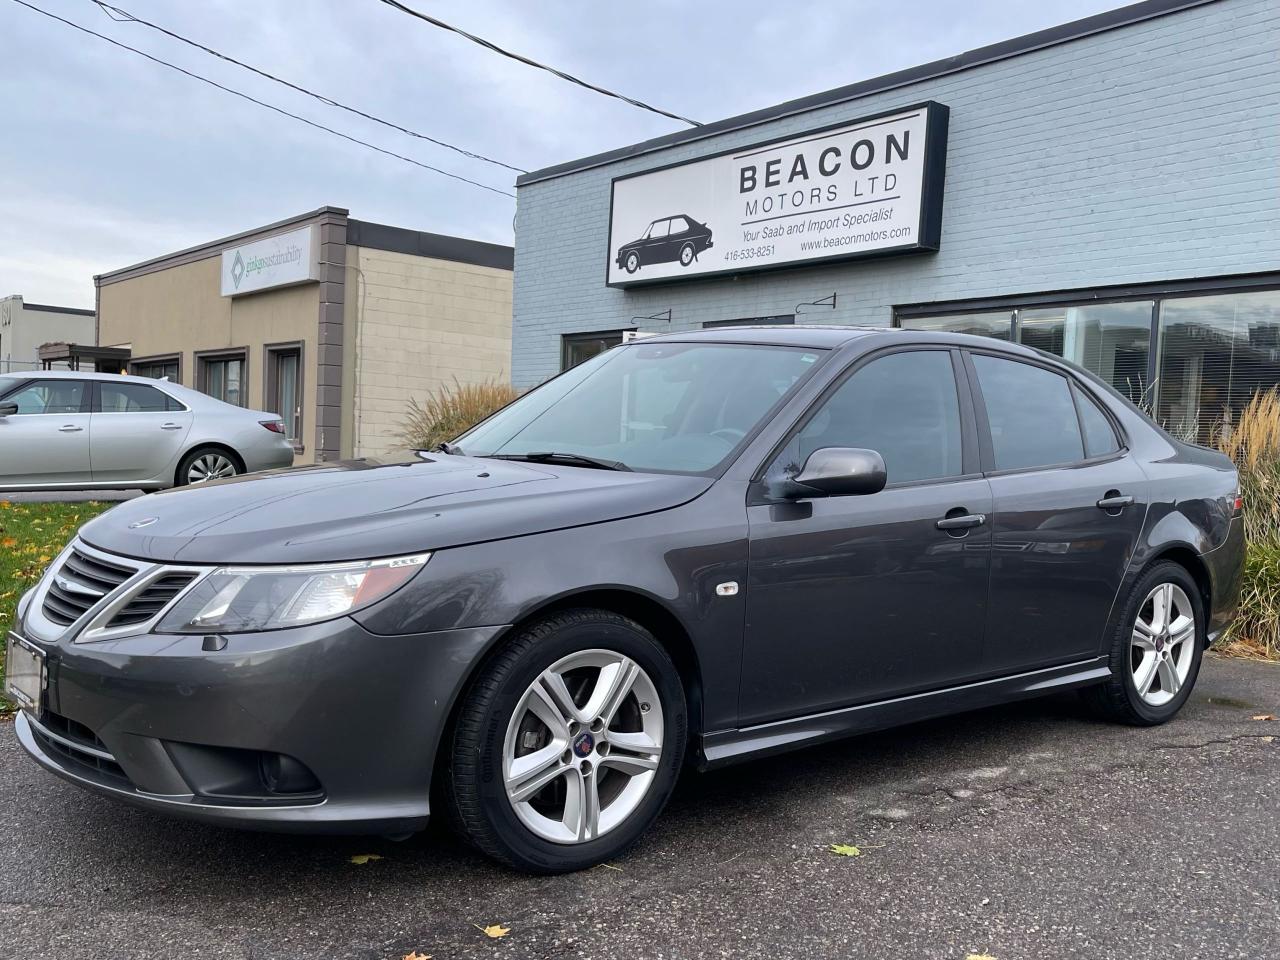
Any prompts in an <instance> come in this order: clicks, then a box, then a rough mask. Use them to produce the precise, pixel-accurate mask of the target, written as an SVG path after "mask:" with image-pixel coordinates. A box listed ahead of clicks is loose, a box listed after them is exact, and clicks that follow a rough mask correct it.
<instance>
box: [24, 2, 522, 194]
mask: <svg viewBox="0 0 1280 960" xmlns="http://www.w3.org/2000/svg"><path fill="white" fill-rule="evenodd" d="M13 2H14V3H16V4H18V5H19V6H22V7H26V8H27V9H28V10H33V11H35V12H36V13H39V14H42V15H44V16H46V17H48V18H49V19H50V20H57V21H58V22H59V23H63V24H66V25H67V26H68V27H71V28H73V29H75V30H79V31H80V32H81V33H87V34H89V36H91V37H97V38H98V39H99V40H104V41H106V42H107V43H109V44H111V45H112V46H113V47H119V48H120V49H122V50H128V51H129V52H130V53H136V54H137V55H138V56H140V57H145V58H146V59H147V60H150V61H151V62H152V63H158V64H160V66H162V67H168V68H169V69H170V70H176V71H177V72H178V73H181V74H183V75H184V76H188V77H190V78H191V79H193V80H199V81H200V82H201V83H207V84H208V85H209V86H211V87H216V88H217V89H219V90H221V91H223V92H224V93H229V94H231V95H233V96H236V97H239V98H240V99H242V100H248V101H249V102H250V103H256V104H257V105H258V106H260V107H265V108H266V109H268V110H271V111H273V112H275V113H278V114H280V115H281V116H285V117H289V118H290V119H291V120H297V121H298V122H299V123H305V124H306V125H307V126H309V127H314V128H315V129H317V130H323V131H324V132H325V133H331V134H333V135H334V136H335V137H341V138H342V139H343V140H347V141H349V142H351V143H354V144H357V145H359V146H362V147H368V148H369V149H370V150H376V151H377V152H378V153H382V154H385V155H386V156H388V157H394V158H395V159H397V160H403V161H404V162H405V163H411V164H413V165H414V166H415V167H421V168H422V169H424V170H430V171H431V172H432V173H438V174H440V175H441V176H444V177H449V178H450V179H453V180H461V181H462V182H463V183H469V184H471V185H472V186H473V187H479V188H480V189H481V190H488V191H489V192H490V193H497V194H500V195H501V196H504V197H511V198H512V199H515V194H514V193H509V192H507V191H506V190H499V189H498V188H497V187H491V186H489V185H488V184H484V183H480V182H478V181H476V180H469V179H467V178H466V177H463V176H460V175H459V174H456V173H450V172H449V171H447V170H441V169H440V168H439V167H433V166H431V164H429V163H422V162H421V161H420V160H414V159H413V158H412V157H406V156H402V155H401V154H398V153H394V152H393V151H391V150H385V149H383V148H382V147H379V146H375V145H374V144H372V143H369V142H368V141H366V140H361V139H359V138H357V137H353V136H351V135H349V134H346V133H342V132H341V131H340V130H334V129H333V128H332V127H326V126H325V125H324V124H323V123H317V122H316V121H314V120H308V119H307V118H306V117H300V116H298V115H297V114H296V113H290V112H289V111H288V110H285V109H282V108H281V107H277V106H274V105H272V104H270V103H266V102H264V101H262V100H257V99H255V98H254V97H251V96H249V94H247V93H241V92H240V91H239V90H233V89H231V88H230V87H224V86H223V85H222V84H220V83H218V82H217V81H215V80H210V79H209V78H208V77H202V76H201V75H200V74H198V73H192V72H191V71H190V70H186V69H184V68H182V67H179V66H177V65H176V64H172V63H170V62H169V61H167V60H161V59H160V58H159V57H153V56H152V55H151V54H149V53H145V52H143V51H142V50H139V49H137V48H136V47H131V46H129V45H128V44H127V43H121V42H120V41H119V40H113V39H111V38H110V37H108V36H104V35H103V34H101V33H98V32H97V31H94V30H90V29H89V28H88V27H82V26H80V24H78V23H72V22H71V21H70V20H64V19H63V18H62V17H60V16H58V15H57V14H53V13H50V12H49V11H48V10H42V9H41V8H40V7H37V6H35V5H33V4H30V3H27V2H26V0H13Z"/></svg>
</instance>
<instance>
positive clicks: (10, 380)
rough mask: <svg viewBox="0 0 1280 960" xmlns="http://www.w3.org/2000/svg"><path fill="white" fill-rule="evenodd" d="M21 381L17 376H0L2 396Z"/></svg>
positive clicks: (0, 393)
mask: <svg viewBox="0 0 1280 960" xmlns="http://www.w3.org/2000/svg"><path fill="white" fill-rule="evenodd" d="M21 382H22V381H21V380H19V379H18V378H17V377H0V397H3V396H4V395H5V394H6V393H8V392H9V391H10V390H12V389H13V388H14V387H16V386H17V385H18V384H20V383H21Z"/></svg>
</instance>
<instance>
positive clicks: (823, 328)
mask: <svg viewBox="0 0 1280 960" xmlns="http://www.w3.org/2000/svg"><path fill="white" fill-rule="evenodd" d="M860 341H862V342H866V343H867V345H868V346H870V345H871V343H872V342H875V343H876V345H877V346H878V345H881V344H884V345H890V344H893V343H904V344H906V343H915V344H939V345H948V346H955V347H970V348H978V349H984V350H994V351H998V352H1000V353H1007V354H1010V355H1013V356H1021V357H1042V356H1043V357H1049V359H1052V360H1055V361H1057V362H1059V363H1060V362H1061V360H1062V358H1061V357H1050V356H1049V355H1046V354H1042V353H1041V351H1039V350H1033V349H1032V348H1030V347H1024V346H1022V345H1021V344H1018V343H1009V342H1007V341H1004V340H996V339H995V338H993V337H984V336H978V335H976V334H971V333H947V332H944V331H933V330H905V329H903V328H901V327H875V326H839V325H836V324H830V323H822V324H789V323H787V324H773V325H771V324H758V325H751V326H747V325H744V326H741V327H727V326H726V327H710V328H704V329H700V330H683V331H679V332H673V333H663V334H659V335H657V336H652V337H643V338H641V339H639V340H633V341H631V342H632V343H673V342H690V343H697V342H703V343H755V344H767V345H769V346H790V347H808V348H811V349H815V348H816V349H823V350H835V349H838V348H840V347H843V346H846V345H847V344H852V343H857V342H860Z"/></svg>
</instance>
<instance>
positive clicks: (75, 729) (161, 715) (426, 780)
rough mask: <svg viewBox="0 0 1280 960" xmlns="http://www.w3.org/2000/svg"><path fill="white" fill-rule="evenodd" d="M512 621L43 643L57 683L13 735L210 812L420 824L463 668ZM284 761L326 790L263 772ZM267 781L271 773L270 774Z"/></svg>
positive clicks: (158, 803)
mask: <svg viewBox="0 0 1280 960" xmlns="http://www.w3.org/2000/svg"><path fill="white" fill-rule="evenodd" d="M501 630H502V628H501V627H487V628H479V629H472V630H451V631H444V632H439V633H429V634H414V635H408V636H379V635H376V634H372V633H370V632H368V631H367V630H365V629H364V628H363V627H361V626H360V625H359V624H357V623H355V622H354V621H353V620H350V619H346V618H344V619H341V620H336V621H332V622H329V623H324V624H314V625H310V626H307V627H299V628H295V629H289V630H278V631H272V632H264V633H255V634H238V635H232V636H227V637H226V638H225V639H226V641H227V644H226V647H225V648H224V649H222V650H220V651H216V652H214V651H210V650H206V649H204V642H203V641H204V638H202V637H200V636H174V635H160V634H146V635H141V636H134V637H126V638H122V639H119V640H110V641H102V642H97V643H87V644H72V643H70V642H69V641H68V640H64V641H60V642H58V643H54V644H39V646H41V648H42V649H43V650H44V651H45V654H46V658H47V659H46V663H47V669H48V678H49V679H48V688H47V692H46V694H45V697H44V699H43V702H42V703H41V705H40V710H39V711H38V713H37V712H34V711H33V713H32V714H27V713H26V712H24V713H22V714H20V715H19V716H18V718H17V720H16V723H15V725H14V729H15V731H16V733H17V735H18V740H19V742H20V743H21V745H22V747H23V748H24V749H25V750H26V751H27V753H28V754H30V756H31V757H32V758H33V759H34V760H35V761H36V762H37V763H39V764H40V765H41V766H42V767H44V768H45V769H47V770H49V771H51V772H53V773H55V774H57V775H59V776H61V777H63V778H64V779H66V780H69V781H71V782H72V783H75V784H78V785H79V786H82V787H86V788H88V789H90V790H93V791H95V792H97V793H101V794H105V795H108V796H112V797H116V798H118V799H121V800H125V801H127V802H129V803H132V804H134V805H137V806H141V807H145V808H148V809H152V810H157V811H161V812H164V813H172V814H178V815H181V816H185V817H190V818H194V819H198V820H203V821H206V822H212V823H222V824H227V825H231V826H241V827H254V828H261V829H272V830H290V831H312V832H329V833H385V834H398V833H406V832H411V831H414V830H419V829H421V828H423V827H424V826H425V825H426V823H427V818H428V816H429V814H430V805H429V800H428V797H429V794H430V789H431V774H432V768H433V766H434V760H435V755H436V749H437V747H438V745H439V743H440V738H441V735H442V733H443V730H444V725H445V723H446V721H447V718H448V714H449V711H450V709H451V707H452V705H453V702H454V698H455V696H456V695H457V693H458V691H459V689H460V688H461V686H462V684H463V683H464V682H465V679H466V676H467V674H468V671H469V669H470V667H471V665H472V664H473V663H475V662H476V659H477V658H478V657H479V656H480V655H481V654H482V653H483V651H484V650H485V649H487V648H488V646H489V644H490V642H491V641H492V640H493V639H494V638H495V637H496V636H497V635H498V634H499V632H500V631H501ZM263 757H285V758H289V759H291V760H294V761H297V763H299V764H302V765H303V767H304V769H305V770H307V771H309V772H310V773H311V774H313V775H314V780H315V781H318V789H311V790H306V791H300V792H289V791H285V792H283V793H274V792H272V791H271V790H269V789H268V788H267V787H266V786H262V787H260V788H257V789H255V788H253V787H252V786H250V787H249V788H248V789H246V787H245V784H246V782H247V780H252V781H253V782H254V783H258V782H259V781H258V780H256V779H255V771H257V770H258V769H259V763H260V760H261V758H263ZM261 782H262V783H264V784H265V783H267V781H265V780H264V781H261Z"/></svg>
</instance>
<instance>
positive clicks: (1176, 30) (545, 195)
mask: <svg viewBox="0 0 1280 960" xmlns="http://www.w3.org/2000/svg"><path fill="white" fill-rule="evenodd" d="M854 79H857V78H853V77H841V76H822V75H821V74H820V73H817V72H815V74H814V86H815V88H822V87H830V86H837V85H840V84H842V83H847V82H850V81H851V80H854ZM928 99H932V100H938V101H940V102H942V103H945V104H947V105H948V106H949V107H950V108H951V124H950V136H949V146H948V157H947V175H946V194H945V201H944V213H943V230H942V247H941V250H940V251H939V252H938V253H936V254H910V255H906V256H901V257H894V258H888V259H882V260H867V261H861V262H859V261H849V262H845V263H841V264H835V265H828V266H823V267H810V268H797V269H787V270H778V271H774V272H769V273H761V274H743V275H741V276H738V277H722V278H716V279H712V280H706V281H685V282H676V283H671V284H667V285H660V286H652V287H644V288H639V289H631V290H621V289H613V288H609V287H606V286H605V285H604V273H605V259H606V256H607V254H608V250H607V244H608V239H607V229H608V219H609V189H610V181H611V179H612V178H613V177H616V176H619V175H621V174H625V173H632V172H635V171H637V170H645V169H649V168H652V167H658V166H663V165H666V164H669V163H672V162H676V161H680V160H685V159H693V158H697V157H701V156H705V155H707V154H711V153H716V152H719V151H722V150H726V149H732V148H736V147H739V146H742V145H744V144H749V143H755V142H759V141H761V140H767V139H772V138H775V137H779V136H787V135H790V134H799V133H802V132H804V131H806V130H809V129H812V128H815V127H822V126H827V125H831V124H836V123H840V122H844V121H849V120H855V119H857V118H858V117H861V116H865V115H868V114H873V113H877V112H881V111H885V110H891V109H894V108H896V107H899V106H903V105H907V104H912V103H916V102H919V101H922V100H928ZM1275 269H1280V0H1219V2H1217V3H1211V4H1208V5H1205V6H1199V7H1194V8H1191V9H1188V10H1183V11H1180V12H1178V13H1173V14H1168V15H1166V16H1163V17H1159V18H1157V19H1154V20H1148V21H1144V22H1142V23H1138V24H1134V25H1132V26H1128V27H1122V28H1119V29H1115V30H1111V31H1109V32H1107V33H1103V34H1099V35H1096V36H1092V37H1087V38H1082V39H1079V40H1074V41H1071V42H1068V43H1065V44H1060V45H1058V46H1055V47H1049V48H1046V49H1043V50H1039V51H1035V52H1032V53H1027V54H1023V55H1021V56H1017V57H1014V58H1011V59H1008V60H1003V61H1000V62H997V63H993V64H989V65H985V66H981V67H976V68H973V69H970V70H967V71H965V72H962V73H958V74H954V75H950V76H944V77H939V78H936V79H933V80H928V81H924V82H920V83H916V84H912V85H910V86H908V87H903V88H900V89H897V90H892V91H888V92H884V93H879V94H875V95H872V96H868V97H864V98H862V99H859V100H855V101H852V102H849V103H844V104H840V105H836V106H830V107H825V108H822V109H819V110H814V111H812V112H809V113H806V114H803V115H800V116H794V117H788V118H785V119H781V120H777V121H773V122H771V123H768V124H763V125H760V126H757V127H753V128H750V129H747V130H740V131H736V132H732V133H727V134H724V135H722V136H719V137H715V138H712V139H708V140H702V141H699V142H696V143H689V144H683V145H678V146H675V147H671V148H668V149H665V150H662V151H658V152H656V153H652V154H648V155H645V156H643V157H639V158H635V159H630V160H625V161H620V162H617V163H613V164H609V165H607V166H604V167H599V168H595V169H590V170H584V171H581V172H578V173H573V174H569V175H566V176H562V177H558V178H554V179H551V180H547V181H542V182H537V183H532V184H530V185H528V186H525V187H521V188H520V190H519V204H518V212H517V217H516V256H515V295H514V313H515V330H514V339H513V345H512V376H513V379H514V381H515V382H516V383H517V384H518V385H521V386H524V385H529V384H534V383H538V382H540V381H541V380H544V379H546V378H547V377H549V376H551V375H552V374H554V373H556V372H557V371H558V370H559V366H560V337H561V335H562V334H565V333H579V332H586V331H592V330H616V329H620V328H629V327H637V328H639V329H641V330H659V331H663V332H666V331H669V330H681V329H688V328H691V327H697V326H700V325H701V324H702V323H703V322H704V321H707V320H724V319H731V318H737V317H751V316H767V315H772V314H783V313H791V312H793V310H794V308H795V306H796V304H797V303H798V302H800V301H808V300H814V299H817V298H819V297H824V296H829V295H830V294H831V293H832V292H833V291H838V292H839V294H840V296H839V309H837V310H834V311H832V310H823V311H814V312H813V313H812V314H810V315H807V316H805V317H804V318H803V320H802V321H801V319H800V318H797V320H798V322H826V323H857V324H868V323H871V324H888V323H889V322H890V321H891V318H892V311H893V307H894V306H895V305H898V304H915V303H931V302H943V301H950V300H956V299H964V298H972V297H985V296H1002V295H1008V294H1018V293H1036V292H1047V291H1057V290H1067V289H1073V288H1079V287H1090V286H1100V285H1109V284H1126V283H1141V282H1150V281H1163V280H1172V279H1183V278H1192V277H1212V276H1221V275H1228V274H1238V273H1250V272H1255V271H1262V270H1275ZM668 308H670V309H671V310H672V314H673V316H672V320H671V322H670V323H666V322H661V321H660V322H652V321H635V320H633V318H634V317H637V316H644V315H649V314H654V313H658V312H660V311H663V310H666V309H668Z"/></svg>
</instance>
